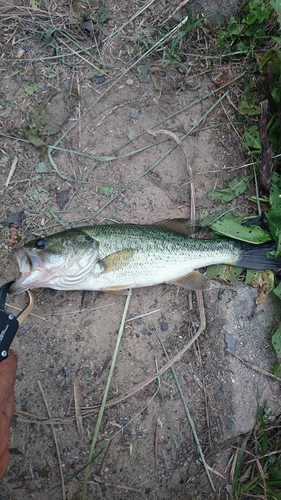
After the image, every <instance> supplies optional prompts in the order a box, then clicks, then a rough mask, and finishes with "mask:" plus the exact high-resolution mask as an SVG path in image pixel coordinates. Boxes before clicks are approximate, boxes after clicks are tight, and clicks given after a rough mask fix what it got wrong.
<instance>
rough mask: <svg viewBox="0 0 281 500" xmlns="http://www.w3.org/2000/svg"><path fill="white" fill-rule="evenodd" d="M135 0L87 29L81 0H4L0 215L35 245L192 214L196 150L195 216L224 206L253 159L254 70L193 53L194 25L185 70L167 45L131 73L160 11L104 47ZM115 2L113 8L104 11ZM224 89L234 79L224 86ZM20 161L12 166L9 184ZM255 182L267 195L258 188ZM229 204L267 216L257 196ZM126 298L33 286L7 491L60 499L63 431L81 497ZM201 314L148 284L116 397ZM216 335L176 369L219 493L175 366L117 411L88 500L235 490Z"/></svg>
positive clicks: (73, 491) (188, 300) (5, 276)
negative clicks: (221, 194)
mask: <svg viewBox="0 0 281 500" xmlns="http://www.w3.org/2000/svg"><path fill="white" fill-rule="evenodd" d="M121 3H122V6H120V2H115V1H114V0H107V2H106V5H104V4H100V3H98V2H97V3H95V2H93V3H92V4H91V6H92V7H91V10H90V13H91V16H90V17H91V18H92V19H94V20H96V19H98V20H99V22H98V21H97V22H96V25H95V22H93V26H92V27H91V28H90V29H91V30H92V28H93V30H94V32H92V31H91V32H90V35H92V38H90V36H89V32H88V31H87V30H86V29H84V30H83V29H82V28H83V27H82V25H81V19H82V20H83V16H84V20H85V18H86V17H87V16H86V14H88V13H89V10H88V9H87V8H86V7H85V6H84V4H83V2H71V8H67V7H66V5H64V2H61V3H60V6H59V7H57V8H56V9H55V6H54V4H52V2H51V3H50V8H49V11H48V12H47V8H46V5H45V4H46V2H45V3H44V2H42V4H41V5H40V6H41V9H42V10H39V11H36V10H32V9H30V8H27V7H25V8H22V9H19V10H18V9H16V8H15V9H14V10H13V9H12V4H10V3H9V4H6V2H1V7H2V4H3V8H5V9H7V7H9V6H10V7H11V10H10V11H9V12H7V13H6V15H5V16H3V15H2V23H3V24H2V26H3V29H2V33H1V46H2V47H1V53H2V57H1V60H0V61H1V63H0V64H1V66H0V70H1V81H0V85H1V94H0V104H1V154H2V158H1V160H0V161H1V169H0V186H1V192H2V193H1V206H0V220H1V221H4V220H5V219H6V218H7V217H10V218H9V220H8V222H11V214H12V217H14V218H15V219H16V220H15V224H14V225H16V226H19V230H18V229H17V234H18V232H20V238H21V241H23V240H25V239H26V238H30V237H31V236H34V235H36V236H37V235H44V234H50V233H52V232H56V231H59V230H61V229H63V228H67V227H70V224H71V225H73V226H77V225H85V224H93V223H100V222H104V221H118V222H132V223H153V222H154V221H158V220H160V219H165V218H174V217H187V218H189V217H190V184H189V175H188V171H187V165H186V161H188V163H189V165H190V166H191V167H192V170H193V175H194V184H195V189H196V212H197V215H198V216H199V215H200V216H202V215H207V214H209V213H210V212H214V211H215V210H217V209H218V208H219V207H218V206H214V204H213V202H211V201H210V200H209V199H208V198H207V196H206V195H207V193H208V192H209V191H210V190H211V189H213V188H214V187H225V186H226V185H227V181H229V180H231V179H233V178H234V177H236V176H237V175H239V176H240V175H245V174H247V173H249V170H248V169H247V167H245V168H244V167H243V164H244V163H246V162H247V158H246V157H245V154H244V149H243V145H242V142H241V140H240V138H239V134H238V133H236V132H241V130H242V128H241V125H240V123H239V117H238V116H237V115H236V112H235V107H234V106H233V103H234V104H236V103H237V96H238V95H239V92H240V90H239V81H240V80H238V84H237V83H233V84H230V85H228V83H229V82H230V81H231V80H232V79H234V78H235V77H238V76H239V75H240V74H241V73H242V71H243V68H241V67H239V65H235V64H232V65H224V66H223V65H218V64H217V65H216V66H215V67H212V66H209V65H208V62H207V60H206V61H205V63H203V62H202V60H201V61H200V62H196V51H198V52H200V50H203V48H204V40H203V39H201V38H200V36H202V33H201V35H199V32H198V33H197V32H195V33H194V34H193V35H190V37H189V38H187V37H186V38H184V39H183V43H184V44H186V46H184V48H183V54H186V55H185V57H183V56H182V64H181V65H180V66H179V67H178V68H176V67H175V66H174V65H167V64H165V63H164V62H163V61H161V56H162V53H160V51H159V53H158V54H157V56H153V57H151V58H150V59H149V58H147V59H146V60H145V61H144V62H142V63H140V64H139V65H137V66H135V67H132V69H131V70H129V71H128V72H127V73H126V74H123V76H121V77H120V76H119V75H122V72H124V70H126V69H127V68H129V66H130V64H131V63H132V61H133V60H135V59H133V57H136V55H140V54H141V51H144V50H145V43H148V42H147V40H148V38H147V39H145V35H146V36H147V37H149V34H148V27H149V23H150V22H152V21H151V18H152V15H153V11H148V12H147V13H146V16H147V18H145V20H144V21H143V22H144V25H142V23H141V22H140V21H139V19H137V20H136V21H135V24H134V23H130V24H129V25H128V26H127V27H126V28H125V29H124V30H123V31H121V32H120V34H119V35H118V36H116V37H115V38H113V39H110V40H109V41H108V42H107V43H102V40H104V39H105V38H106V37H108V36H109V35H110V34H111V33H113V32H115V31H116V30H117V29H118V28H119V27H120V26H122V24H123V23H125V22H126V21H127V20H128V17H129V16H130V15H132V14H133V13H134V11H133V9H135V11H136V10H137V8H140V6H141V5H140V4H141V3H140V2H133V3H132V2H121ZM164 3H165V2H164ZM137 4H138V5H137ZM95 5H96V8H95ZM101 5H102V7H103V10H102V7H101ZM93 6H94V7H93ZM105 7H107V8H108V11H107V19H106V21H104V22H102V21H101V15H102V13H104V14H105V13H106V11H105ZM169 12H172V11H171V10H170V11H169ZM98 16H100V17H98ZM166 17H167V16H166ZM175 24H176V23H174V25H175ZM52 30H53V31H52ZM95 30H96V31H95ZM96 44H97V45H98V48H96V47H95V45H96ZM73 51H75V53H74V55H73ZM190 53H193V54H194V55H193V56H191V55H190ZM66 54H68V55H66ZM222 85H226V87H224V88H223V89H222V90H220V91H218V92H215V91H216V90H217V88H218V87H220V86H222ZM224 92H227V94H226V95H224ZM50 109H51V111H50ZM231 122H235V124H236V125H235V130H234V128H233V126H232V124H231ZM154 128H155V129H165V130H169V131H171V132H173V133H175V134H176V135H177V137H178V138H183V145H184V148H185V151H186V152H187V156H185V155H184V154H183V151H182V150H181V149H180V148H179V147H177V146H176V144H175V142H174V141H173V140H172V139H171V138H170V137H169V136H167V135H165V134H160V135H159V136H157V137H154V136H153V135H151V134H150V133H149V131H150V130H151V129H154ZM40 141H41V142H40ZM56 141H57V142H56ZM46 144H47V145H49V146H55V147H57V148H58V149H57V150H56V149H49V152H51V154H52V165H50V163H48V158H47V149H46ZM59 148H60V149H59ZM13 160H14V161H15V163H14V164H15V165H16V166H15V170H14V172H13V174H12V176H11V179H10V181H9V182H8V183H7V179H8V174H9V172H10V169H11V166H12V163H13ZM5 183H7V184H8V185H7V186H6V187H4V186H5ZM249 189H250V190H251V189H252V192H254V191H253V189H254V188H253V186H250V188H249ZM223 208H225V209H226V210H229V209H230V208H232V209H234V210H235V211H236V212H238V213H241V214H244V215H245V214H248V213H254V206H250V205H249V202H248V201H247V199H246V198H245V199H244V198H243V197H240V198H239V199H238V200H236V201H234V202H233V203H232V204H227V205H226V206H224V207H223ZM19 220H20V222H19ZM0 238H1V240H0V243H1V249H0V251H1V262H2V266H1V283H4V282H6V281H9V280H11V279H13V278H15V277H16V276H18V271H17V264H16V262H15V258H14V257H13V255H12V252H11V250H10V248H9V245H8V243H9V240H10V238H11V232H10V229H9V228H8V226H7V223H3V224H2V229H1V233H0ZM25 300H26V297H25V295H22V296H18V297H16V298H10V297H9V307H10V308H11V310H13V312H14V311H15V310H14V309H12V307H13V306H16V307H19V308H22V307H23V305H24V303H25ZM125 301H126V297H124V296H122V295H110V294H102V293H99V294H98V297H97V298H96V300H94V297H93V294H90V293H87V294H84V295H83V294H82V293H81V292H68V293H67V292H54V291H51V290H48V289H46V290H39V291H36V292H35V308H34V311H33V315H30V316H29V317H28V319H27V320H26V321H25V322H24V324H23V325H22V326H21V327H20V329H19V331H18V333H17V335H16V338H15V340H14V342H13V349H14V350H15V351H16V353H17V356H18V374H17V382H16V415H15V417H14V419H13V422H12V430H11V443H10V446H11V461H10V467H9V469H8V471H7V473H6V475H5V477H4V480H3V482H2V483H1V485H0V498H1V499H2V498H3V499H5V500H6V499H11V500H18V499H21V500H25V499H26V500H27V499H31V498H34V499H38V498H40V499H42V500H47V499H53V500H57V499H61V498H63V496H62V487H61V477H60V468H59V463H58V456H57V451H56V446H55V440H54V432H55V435H56V438H57V440H58V446H59V452H60V459H61V463H62V472H63V476H64V481H65V487H66V498H67V499H68V500H75V499H79V498H80V497H81V491H82V484H83V478H84V472H85V469H84V468H85V465H86V464H87V458H88V453H89V449H90V445H91V441H92V437H93V433H94V428H95V424H96V421H97V415H98V410H97V408H98V407H99V405H100V404H101V400H102V397H103V393H104V390H105V385H106V381H107V377H108V372H109V368H110V364H111V359H112V354H113V351H114V346H115V342H116V337H117V332H118V329H119V325H120V322H121V317H122V314H123V310H124V304H125ZM198 327H199V316H198V309H197V304H196V298H195V295H194V296H193V295H192V294H188V293H187V292H186V291H184V290H182V289H177V288H176V287H174V286H169V285H161V286H157V287H154V288H149V289H140V290H135V291H134V292H133V294H132V298H131V302H130V305H129V312H128V315H127V321H126V325H125V329H124V333H123V337H122V341H121V346H120V350H119V353H118V358H117V364H116V368H115V370H114V377H113V380H112V383H111V387H110V392H109V401H111V400H114V399H115V398H116V397H117V396H120V395H122V394H125V393H126V392H127V391H128V390H130V389H131V388H133V387H134V385H136V384H138V383H139V382H141V381H143V380H145V379H146V378H147V377H149V376H150V375H153V374H154V373H155V372H156V371H157V369H159V368H161V367H162V366H163V365H164V364H165V363H166V362H167V360H166V357H165V355H164V353H163V349H162V347H161V344H160V342H159V336H161V338H162V340H163V342H164V345H165V346H166V349H167V351H168V354H169V356H170V357H173V356H174V355H176V354H177V352H178V351H179V350H180V349H181V348H182V347H183V346H184V345H185V344H186V343H187V342H188V340H189V339H190V338H191V337H192V336H193V335H194V333H195V332H196V330H197V329H198ZM211 345H212V344H211V341H210V342H209V338H208V335H207V334H206V333H205V334H202V336H201V337H199V341H198V343H197V344H196V345H194V346H193V347H192V348H191V349H190V350H189V351H187V353H186V354H185V355H184V356H183V357H182V358H181V360H180V361H179V362H178V363H176V365H175V371H176V373H177V376H178V378H179V381H180V383H181V387H182V391H183V394H184V397H185V398H186V401H187V403H188V405H189V410H190V412H191V415H192V418H193V420H194V422H195V427H196V429H197V433H198V436H199V440H200V443H201V446H202V449H203V451H204V454H205V456H206V460H207V463H208V465H209V466H210V467H211V468H213V467H215V468H216V473H212V479H213V481H214V484H215V488H216V493H214V492H213V491H212V489H211V487H210V483H209V481H208V479H207V476H206V473H205V470H204V467H203V465H202V462H201V460H200V456H199V454H198V449H197V445H196V443H195V440H194V437H193V435H192V431H191V428H190V424H189V422H188V420H187V417H186V413H185V410H184V406H183V403H182V399H181V396H180V393H179V390H178V388H177V386H176V384H175V381H174V379H173V376H172V374H171V372H170V371H168V372H166V373H165V374H164V375H163V376H162V377H161V381H160V385H159V383H157V382H154V383H152V384H150V385H148V386H147V387H145V388H144V389H143V390H141V391H138V392H137V393H136V394H134V395H133V396H132V397H130V398H127V399H125V400H124V401H122V402H120V403H118V404H115V405H113V406H108V407H106V410H105V413H104V416H103V419H102V424H101V429H100V432H99V436H98V443H97V447H96V449H97V451H98V453H97V456H96V457H95V459H94V461H93V463H92V466H91V470H90V476H89V482H88V489H87V497H86V498H89V499H90V498H104V499H119V498H126V499H127V498H128V499H130V498H132V499H133V498H142V499H153V500H154V499H161V500H165V499H167V500H168V499H195V498H196V499H206V498H208V499H212V498H222V499H223V498H231V496H229V494H228V491H229V488H228V486H227V485H228V483H229V474H230V466H228V465H229V464H228V460H229V459H230V457H231V456H232V453H233V451H232V450H231V448H229V447H228V445H226V446H225V449H227V450H228V451H227V452H225V453H224V454H222V453H221V451H222V450H221V449H222V448H223V445H222V444H220V443H221V441H222V438H223V435H224V430H223V428H224V425H225V424H224V422H223V420H220V412H219V411H218V412H217V417H216V419H213V420H212V421H210V419H209V415H210V414H212V408H214V407H216V405H217V402H216V401H215V400H212V391H210V393H206V386H205V377H208V366H209V365H210V363H211V362H212V350H211ZM39 382H40V384H41V386H42V389H43V394H44V397H45V400H44V398H43V395H42V392H41V390H40V387H39ZM74 393H75V398H74ZM74 399H75V400H76V402H75V403H74ZM75 407H76V412H75ZM81 413H82V416H83V419H82V417H81ZM221 413H223V409H221ZM51 422H53V424H54V429H53V430H52V427H51V425H50V424H51ZM113 436H114V438H113V439H112V437H113Z"/></svg>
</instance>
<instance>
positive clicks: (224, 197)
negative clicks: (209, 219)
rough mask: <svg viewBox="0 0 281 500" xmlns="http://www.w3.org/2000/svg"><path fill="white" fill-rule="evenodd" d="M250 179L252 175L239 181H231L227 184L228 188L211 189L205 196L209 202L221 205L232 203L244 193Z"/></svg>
mask: <svg viewBox="0 0 281 500" xmlns="http://www.w3.org/2000/svg"><path fill="white" fill-rule="evenodd" d="M252 177H253V176H252V175H248V176H247V177H242V178H241V179H233V180H232V181H230V182H229V183H228V188H224V189H213V190H212V191H210V192H209V193H208V195H207V196H208V198H210V199H211V200H217V201H220V202H221V203H227V202H229V201H232V200H234V198H237V196H240V194H243V193H244V191H245V190H246V189H247V186H248V184H249V181H250V179H252Z"/></svg>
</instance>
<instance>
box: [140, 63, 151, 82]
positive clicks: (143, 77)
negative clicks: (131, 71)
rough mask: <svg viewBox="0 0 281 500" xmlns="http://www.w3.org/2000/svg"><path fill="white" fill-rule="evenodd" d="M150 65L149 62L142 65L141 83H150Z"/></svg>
mask: <svg viewBox="0 0 281 500" xmlns="http://www.w3.org/2000/svg"><path fill="white" fill-rule="evenodd" d="M148 67H149V66H148V64H146V65H145V66H142V67H141V68H140V70H139V72H138V77H139V81H140V82H141V83H149V78H148V73H147V70H148Z"/></svg>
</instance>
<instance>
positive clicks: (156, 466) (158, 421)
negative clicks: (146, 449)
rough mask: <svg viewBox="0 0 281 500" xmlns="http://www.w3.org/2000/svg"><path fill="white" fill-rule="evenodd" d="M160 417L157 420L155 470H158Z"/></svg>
mask: <svg viewBox="0 0 281 500" xmlns="http://www.w3.org/2000/svg"><path fill="white" fill-rule="evenodd" d="M161 425H162V424H161V421H160V418H159V417H158V418H157V420H156V426H155V435H154V459H155V470H156V471H157V470H158V435H159V426H161Z"/></svg>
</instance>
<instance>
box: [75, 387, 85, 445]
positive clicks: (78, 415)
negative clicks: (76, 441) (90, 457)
mask: <svg viewBox="0 0 281 500" xmlns="http://www.w3.org/2000/svg"><path fill="white" fill-rule="evenodd" d="M73 398H74V408H75V417H76V424H77V429H78V434H79V436H80V437H82V436H83V434H84V428H83V419H82V415H81V406H80V401H79V398H78V393H77V386H76V382H73Z"/></svg>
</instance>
